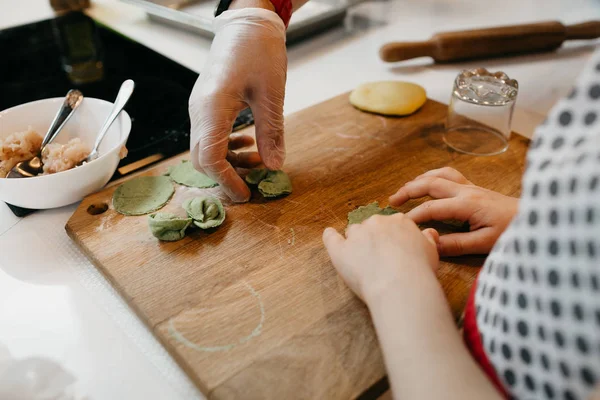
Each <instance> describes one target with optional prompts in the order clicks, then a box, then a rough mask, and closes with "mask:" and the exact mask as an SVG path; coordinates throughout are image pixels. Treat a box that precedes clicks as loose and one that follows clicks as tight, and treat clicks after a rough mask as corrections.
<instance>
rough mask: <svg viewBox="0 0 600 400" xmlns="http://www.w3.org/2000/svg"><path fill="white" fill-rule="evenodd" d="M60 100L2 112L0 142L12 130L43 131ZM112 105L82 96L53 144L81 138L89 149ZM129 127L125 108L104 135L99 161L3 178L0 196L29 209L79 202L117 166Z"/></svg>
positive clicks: (58, 106) (110, 175) (44, 101)
mask: <svg viewBox="0 0 600 400" xmlns="http://www.w3.org/2000/svg"><path fill="white" fill-rule="evenodd" d="M63 101H64V98H52V99H45V100H38V101H34V102H31V103H25V104H22V105H20V106H16V107H13V108H9V109H7V110H4V111H0V121H1V122H0V140H4V139H6V138H8V137H9V136H10V135H11V134H14V133H15V132H27V131H35V132H37V133H39V134H40V135H42V136H43V135H45V134H46V131H47V130H48V127H49V126H50V124H51V123H52V120H53V119H54V116H55V115H56V112H57V111H58V109H59V108H60V106H61V104H62V102H63ZM112 106H113V104H112V103H110V102H108V101H105V100H100V99H94V98H84V100H83V102H82V103H81V105H80V106H79V108H78V109H77V110H75V113H74V114H73V116H72V117H71V119H70V120H69V121H68V122H67V123H66V125H65V127H64V128H63V129H62V130H61V132H60V133H59V135H58V136H57V137H56V138H55V139H54V141H53V143H58V144H66V143H68V142H70V141H72V140H73V139H76V138H79V141H80V142H81V144H82V145H84V146H86V147H87V148H89V149H92V148H93V146H94V142H95V141H96V137H97V136H98V133H99V132H100V128H101V127H102V124H103V123H104V121H105V120H106V117H107V116H108V115H109V113H110V110H111V108H112ZM130 131H131V118H130V117H129V115H128V114H127V113H126V112H125V111H123V112H121V114H120V115H119V117H118V118H117V119H116V120H115V122H114V123H113V124H112V126H111V127H110V129H109V131H108V133H107V134H106V136H105V137H104V140H103V141H102V144H101V145H100V148H99V153H100V157H99V158H98V159H96V160H94V161H92V162H90V163H87V164H84V165H82V166H80V167H76V168H72V169H69V170H67V171H62V172H56V173H51V174H44V175H39V176H36V177H33V178H20V179H7V178H4V177H3V176H2V177H0V200H2V201H4V202H7V203H9V204H13V205H15V206H19V207H25V208H32V209H47V208H56V207H62V206H65V205H68V204H71V203H75V202H77V201H80V200H82V199H83V198H84V197H85V196H87V195H89V194H91V193H94V192H96V191H98V190H100V189H101V188H102V187H104V185H106V183H108V181H109V180H110V178H111V177H112V175H113V174H114V172H115V170H116V169H117V166H118V164H119V161H120V159H121V155H122V153H121V151H122V148H123V147H124V146H125V143H126V142H127V138H128V137H129V132H130ZM79 141H76V142H79ZM71 143H73V142H71Z"/></svg>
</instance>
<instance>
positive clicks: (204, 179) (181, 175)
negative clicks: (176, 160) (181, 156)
mask: <svg viewBox="0 0 600 400" xmlns="http://www.w3.org/2000/svg"><path fill="white" fill-rule="evenodd" d="M168 175H170V176H171V179H173V182H175V183H179V184H180V185H185V186H190V187H197V188H201V189H203V188H212V187H215V186H217V185H218V183H217V182H215V181H213V180H212V179H210V178H209V177H208V176H206V175H204V174H203V173H201V172H198V171H196V169H195V168H194V166H193V165H192V163H191V162H189V161H188V160H183V161H182V162H181V164H177V165H175V166H173V167H171V168H169V172H168Z"/></svg>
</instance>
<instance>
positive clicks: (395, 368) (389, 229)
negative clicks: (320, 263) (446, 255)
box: [323, 214, 500, 399]
mask: <svg viewBox="0 0 600 400" xmlns="http://www.w3.org/2000/svg"><path fill="white" fill-rule="evenodd" d="M346 237H347V238H344V237H343V236H342V235H340V234H339V233H337V232H336V231H335V230H334V229H332V228H328V229H326V230H325V232H324V233H323V240H324V242H325V246H326V247H327V251H328V252H329V255H330V257H331V260H332V262H333V265H334V266H335V268H336V269H337V271H338V272H339V273H340V275H342V277H343V278H344V281H345V282H346V283H347V284H348V286H349V287H350V288H351V289H352V290H353V291H354V292H355V293H356V294H357V295H358V296H359V297H360V298H362V299H363V300H364V301H365V303H366V304H367V306H368V307H369V310H370V312H371V315H372V317H373V321H374V323H375V327H376V330H377V334H378V336H379V341H380V344H381V348H382V351H383V354H384V359H385V363H386V367H387V370H388V374H389V378H390V382H391V386H392V391H393V393H394V394H395V396H397V397H398V398H406V399H453V398H456V399H494V398H500V395H499V394H498V393H497V392H496V390H495V388H494V387H493V386H492V384H491V382H490V381H488V379H487V378H486V377H485V375H484V374H483V372H482V371H481V370H480V369H479V368H478V367H477V365H476V364H475V362H474V360H473V359H471V357H470V355H469V353H468V351H467V349H466V348H465V347H464V345H463V344H462V342H461V338H460V335H459V334H458V331H457V329H456V326H455V325H454V321H453V320H452V316H451V313H450V310H449V308H448V304H447V302H446V299H445V297H444V293H443V292H442V289H441V286H440V284H439V282H438V281H437V279H436V276H435V271H436V269H437V266H438V254H437V251H436V243H438V242H439V237H438V235H437V232H436V231H435V230H433V229H428V230H425V231H423V232H422V233H421V231H420V230H419V228H418V227H417V226H416V224H415V223H414V222H413V221H412V220H411V219H410V218H408V217H407V216H405V215H403V214H395V215H392V216H380V215H375V216H373V217H371V218H369V219H367V220H366V221H365V222H363V223H362V224H360V225H358V224H357V225H352V226H350V227H349V228H348V230H347V232H346Z"/></svg>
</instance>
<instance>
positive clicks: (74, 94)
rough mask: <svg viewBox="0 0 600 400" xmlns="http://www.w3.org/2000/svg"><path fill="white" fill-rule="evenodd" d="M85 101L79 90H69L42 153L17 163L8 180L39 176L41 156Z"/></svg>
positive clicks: (47, 134) (41, 147) (46, 138)
mask: <svg viewBox="0 0 600 400" xmlns="http://www.w3.org/2000/svg"><path fill="white" fill-rule="evenodd" d="M82 101H83V94H81V92H80V91H79V90H69V93H67V95H66V96H65V101H64V102H63V104H62V105H61V107H60V109H59V110H58V113H57V114H56V116H55V117H54V120H53V121H52V124H50V128H48V132H46V136H44V140H43V141H42V145H41V146H40V151H39V152H38V154H37V155H36V156H35V157H33V158H32V159H31V160H27V161H21V162H19V163H17V165H15V166H14V167H13V169H11V170H10V172H9V173H8V175H6V177H7V178H31V177H33V176H36V175H38V174H39V173H40V172H42V166H43V164H42V159H41V155H42V152H43V151H44V148H45V147H46V145H47V144H48V143H50V142H52V141H53V140H54V138H56V136H58V133H59V132H60V130H61V129H62V128H63V127H64V126H65V124H66V123H67V121H68V120H69V118H71V115H73V112H74V111H75V109H77V107H79V105H80V104H81V102H82Z"/></svg>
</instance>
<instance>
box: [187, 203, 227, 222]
mask: <svg viewBox="0 0 600 400" xmlns="http://www.w3.org/2000/svg"><path fill="white" fill-rule="evenodd" d="M183 208H184V209H185V211H186V212H187V214H188V216H189V217H190V218H192V219H193V220H194V225H196V226H197V227H198V228H202V229H210V228H215V227H217V226H219V225H221V224H222V223H223V221H225V209H224V208H223V204H222V203H221V201H220V200H219V199H217V198H215V197H210V196H200V197H193V198H191V199H187V200H186V201H185V202H184V203H183Z"/></svg>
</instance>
